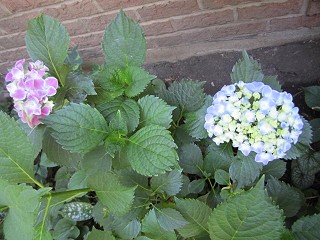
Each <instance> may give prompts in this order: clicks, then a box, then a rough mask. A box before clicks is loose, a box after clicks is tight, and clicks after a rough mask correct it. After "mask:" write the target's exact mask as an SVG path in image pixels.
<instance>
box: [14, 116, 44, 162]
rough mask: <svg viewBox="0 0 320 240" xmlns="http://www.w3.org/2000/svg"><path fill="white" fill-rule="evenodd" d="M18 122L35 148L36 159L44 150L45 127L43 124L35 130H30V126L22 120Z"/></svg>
mask: <svg viewBox="0 0 320 240" xmlns="http://www.w3.org/2000/svg"><path fill="white" fill-rule="evenodd" d="M17 122H18V123H19V125H20V127H21V128H22V129H23V130H24V132H25V133H26V135H27V136H28V138H29V140H30V142H31V144H32V146H33V148H34V158H36V157H37V155H38V154H39V152H40V151H41V149H42V140H43V134H44V130H45V126H44V125H43V124H40V125H38V126H36V127H35V128H30V127H29V126H28V124H26V123H23V122H22V121H21V120H18V121H17Z"/></svg>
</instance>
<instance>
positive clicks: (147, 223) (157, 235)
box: [141, 209, 177, 240]
mask: <svg viewBox="0 0 320 240" xmlns="http://www.w3.org/2000/svg"><path fill="white" fill-rule="evenodd" d="M141 231H142V232H143V233H144V234H145V235H146V236H147V237H149V238H151V239H155V240H176V239H177V238H176V235H175V233H174V232H171V231H166V230H165V229H163V228H162V227H160V224H159V222H158V219H157V216H156V213H155V211H154V209H151V210H150V211H149V212H148V213H147V214H146V215H145V217H144V219H143V220H142V230H141Z"/></svg>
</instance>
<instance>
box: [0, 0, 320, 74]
mask: <svg viewBox="0 0 320 240" xmlns="http://www.w3.org/2000/svg"><path fill="white" fill-rule="evenodd" d="M120 8H122V9H124V11H125V12H126V13H127V15H129V16H130V17H132V18H134V19H135V20H136V21H138V22H139V23H140V24H141V25H142V26H143V28H144V30H145V35H146V38H147V43H148V54H147V61H148V62H155V61H165V60H169V61H174V60H177V59H182V58H185V57H189V56H192V55H197V54H206V53H209V52H214V51H224V50H233V49H242V48H246V49H251V48H256V47H261V46H269V45H275V44H282V43H286V42H292V41H296V40H302V39H312V38H319V37H320V0H65V1H63V0H38V1H36V0H15V1H12V0H1V1H0V72H2V73H3V72H5V71H6V69H7V68H8V67H9V66H11V65H12V63H13V62H14V61H15V60H17V59H19V58H22V57H26V58H27V57H28V56H27V53H26V48H25V43H24V36H25V31H26V27H27V20H28V19H30V18H33V17H35V16H37V15H39V14H40V13H45V14H48V15H51V16H53V17H55V18H57V19H59V20H60V21H61V22H62V23H63V24H64V25H65V26H66V27H67V29H68V31H69V34H70V36H71V41H72V44H74V45H78V46H79V50H80V52H81V55H82V57H83V58H84V61H85V62H86V63H90V62H97V61H98V62H99V61H100V62H101V61H102V59H103V57H102V52H101V46H100V43H101V39H102V35H103V32H104V29H105V26H106V24H108V23H109V22H110V20H111V19H113V18H114V17H115V15H116V13H117V12H118V10H119V9H120Z"/></svg>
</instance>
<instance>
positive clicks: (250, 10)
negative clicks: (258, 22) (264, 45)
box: [237, 0, 302, 20]
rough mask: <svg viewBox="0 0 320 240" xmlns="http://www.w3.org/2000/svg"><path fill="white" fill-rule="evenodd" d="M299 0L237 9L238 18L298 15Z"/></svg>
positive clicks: (300, 2)
mask: <svg viewBox="0 0 320 240" xmlns="http://www.w3.org/2000/svg"><path fill="white" fill-rule="evenodd" d="M301 4H302V1H301V0H287V1H286V2H280V3H272V2H271V3H262V4H260V5H258V6H248V7H242V8H238V9H237V10H238V18H239V20H242V19H262V18H272V17H280V16H285V15H288V14H293V13H299V12H300V9H301Z"/></svg>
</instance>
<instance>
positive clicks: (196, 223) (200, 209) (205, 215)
mask: <svg viewBox="0 0 320 240" xmlns="http://www.w3.org/2000/svg"><path fill="white" fill-rule="evenodd" d="M175 202H176V207H177V210H178V211H179V212H180V213H181V214H182V216H183V217H184V218H185V219H186V220H187V221H188V224H186V225H185V226H183V227H182V228H179V229H178V232H179V233H180V235H181V236H182V237H184V238H190V237H196V236H199V235H200V236H201V235H206V234H208V231H209V230H208V219H209V216H210V214H211V212H212V210H211V208H210V207H208V206H207V205H206V204H205V203H203V202H200V201H199V200H196V199H178V198H176V199H175Z"/></svg>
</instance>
